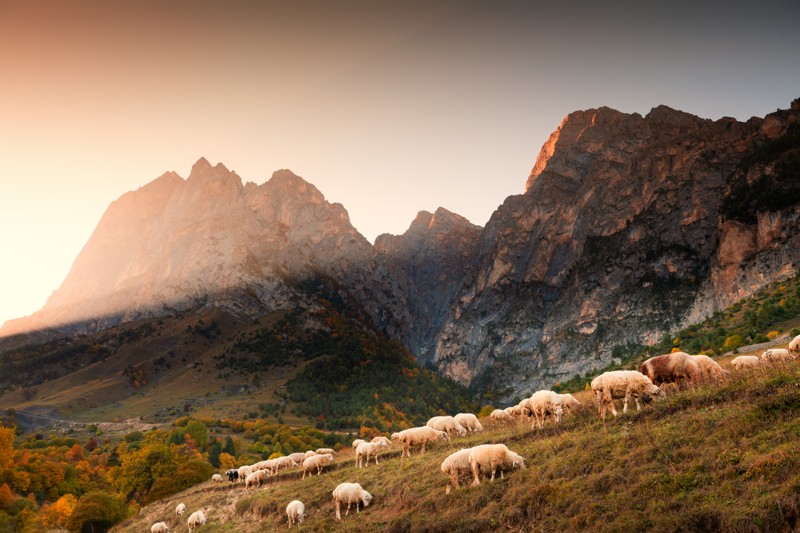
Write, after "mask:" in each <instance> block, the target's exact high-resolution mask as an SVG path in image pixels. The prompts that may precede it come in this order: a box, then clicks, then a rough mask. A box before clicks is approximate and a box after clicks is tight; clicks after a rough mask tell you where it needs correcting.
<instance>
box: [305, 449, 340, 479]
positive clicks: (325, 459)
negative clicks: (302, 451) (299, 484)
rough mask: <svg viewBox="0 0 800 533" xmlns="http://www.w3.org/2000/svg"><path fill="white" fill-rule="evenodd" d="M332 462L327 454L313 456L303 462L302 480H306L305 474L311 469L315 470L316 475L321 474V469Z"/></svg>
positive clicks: (330, 456)
mask: <svg viewBox="0 0 800 533" xmlns="http://www.w3.org/2000/svg"><path fill="white" fill-rule="evenodd" d="M332 462H333V455H331V454H329V453H325V454H321V455H313V456H311V457H309V458H308V459H306V460H305V461H303V479H305V478H306V472H310V471H311V470H313V469H315V468H316V469H317V475H319V474H320V472H322V468H323V467H324V466H325V464H327V463H332Z"/></svg>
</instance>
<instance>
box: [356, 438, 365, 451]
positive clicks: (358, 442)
mask: <svg viewBox="0 0 800 533" xmlns="http://www.w3.org/2000/svg"><path fill="white" fill-rule="evenodd" d="M362 442H367V441H365V440H364V439H356V440H354V441H353V450H355V449H356V448H358V445H359V444H361V443H362Z"/></svg>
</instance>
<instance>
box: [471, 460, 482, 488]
mask: <svg viewBox="0 0 800 533" xmlns="http://www.w3.org/2000/svg"><path fill="white" fill-rule="evenodd" d="M472 477H473V480H472V486H473V487H474V486H476V485H480V484H481V480H480V476H479V473H478V463H474V464H473V465H472Z"/></svg>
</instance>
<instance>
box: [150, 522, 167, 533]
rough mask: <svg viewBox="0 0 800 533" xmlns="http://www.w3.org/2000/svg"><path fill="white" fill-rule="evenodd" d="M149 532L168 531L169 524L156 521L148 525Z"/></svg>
mask: <svg viewBox="0 0 800 533" xmlns="http://www.w3.org/2000/svg"><path fill="white" fill-rule="evenodd" d="M150 533H169V526H167V524H166V522H156V523H155V524H153V525H152V526H150Z"/></svg>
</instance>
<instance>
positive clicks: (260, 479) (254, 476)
mask: <svg viewBox="0 0 800 533" xmlns="http://www.w3.org/2000/svg"><path fill="white" fill-rule="evenodd" d="M265 477H267V471H266V470H256V471H255V472H253V473H251V474H247V478H246V479H245V480H244V488H245V489H249V488H250V487H253V486H255V487H256V488H259V487H261V485H262V484H263V483H264V478H265Z"/></svg>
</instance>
